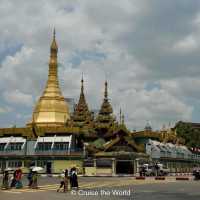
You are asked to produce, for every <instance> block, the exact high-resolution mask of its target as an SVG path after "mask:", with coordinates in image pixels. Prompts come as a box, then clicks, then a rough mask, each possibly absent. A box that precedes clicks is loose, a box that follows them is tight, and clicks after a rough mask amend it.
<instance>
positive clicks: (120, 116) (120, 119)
mask: <svg viewBox="0 0 200 200" xmlns="http://www.w3.org/2000/svg"><path fill="white" fill-rule="evenodd" d="M119 123H120V124H121V123H122V110H121V108H120V111H119Z"/></svg>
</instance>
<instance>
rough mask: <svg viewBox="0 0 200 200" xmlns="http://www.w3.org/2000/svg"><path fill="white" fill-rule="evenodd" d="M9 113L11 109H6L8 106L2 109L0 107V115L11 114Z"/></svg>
mask: <svg viewBox="0 0 200 200" xmlns="http://www.w3.org/2000/svg"><path fill="white" fill-rule="evenodd" d="M11 111H12V108H11V107H8V106H4V107H3V108H2V107H0V114H4V113H8V112H11Z"/></svg>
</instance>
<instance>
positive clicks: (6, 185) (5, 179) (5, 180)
mask: <svg viewBox="0 0 200 200" xmlns="http://www.w3.org/2000/svg"><path fill="white" fill-rule="evenodd" d="M1 188H2V189H5V190H7V189H9V172H8V171H7V170H5V171H4V173H3V182H2V186H1Z"/></svg>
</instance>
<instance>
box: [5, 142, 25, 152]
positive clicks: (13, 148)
mask: <svg viewBox="0 0 200 200" xmlns="http://www.w3.org/2000/svg"><path fill="white" fill-rule="evenodd" d="M22 145H23V143H10V144H9V146H8V149H9V150H11V151H20V150H22Z"/></svg>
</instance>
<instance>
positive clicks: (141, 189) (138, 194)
mask: <svg viewBox="0 0 200 200" xmlns="http://www.w3.org/2000/svg"><path fill="white" fill-rule="evenodd" d="M0 181H1V180H0ZM23 182H24V184H26V182H25V180H23ZM58 183H59V179H58V178H49V177H46V178H42V177H41V178H40V180H39V185H40V188H39V189H38V190H32V189H28V188H26V187H24V188H23V189H12V190H6V191H4V190H0V199H2V200H12V199H14V200H27V199H28V200H35V199H37V200H66V199H70V200H74V199H88V200H90V199H95V200H98V199H109V200H112V199H113V200H114V199H122V200H123V199H125V200H126V199H127V200H129V199H133V200H134V199H135V200H147V199H148V200H188V199H190V200H199V199H200V189H199V188H200V181H175V180H173V179H171V180H170V179H169V180H167V181H166V180H165V181H155V180H153V179H149V180H134V179H133V178H131V177H120V178H119V177H106V178H105V177H102V178H97V177H90V178H86V177H80V178H79V183H80V190H79V191H73V192H71V191H70V192H68V193H62V192H60V193H57V192H56V189H57V187H58Z"/></svg>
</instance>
